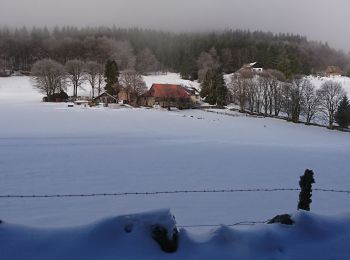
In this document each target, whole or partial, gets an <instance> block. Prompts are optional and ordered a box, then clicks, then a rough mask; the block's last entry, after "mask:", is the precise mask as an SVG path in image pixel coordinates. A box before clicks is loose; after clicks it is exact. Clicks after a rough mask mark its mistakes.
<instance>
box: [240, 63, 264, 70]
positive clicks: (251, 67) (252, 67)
mask: <svg viewBox="0 0 350 260" xmlns="http://www.w3.org/2000/svg"><path fill="white" fill-rule="evenodd" d="M242 70H250V71H251V72H263V71H264V66H263V65H262V64H261V63H260V62H252V63H248V64H244V65H243V67H242V68H241V69H240V70H239V71H242Z"/></svg>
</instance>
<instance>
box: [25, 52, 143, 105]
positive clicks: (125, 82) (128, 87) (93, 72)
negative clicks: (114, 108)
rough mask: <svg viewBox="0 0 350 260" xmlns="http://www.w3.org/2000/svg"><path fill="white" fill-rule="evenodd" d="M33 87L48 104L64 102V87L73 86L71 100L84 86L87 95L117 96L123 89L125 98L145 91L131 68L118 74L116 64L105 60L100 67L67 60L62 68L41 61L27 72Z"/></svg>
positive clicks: (95, 63)
mask: <svg viewBox="0 0 350 260" xmlns="http://www.w3.org/2000/svg"><path fill="white" fill-rule="evenodd" d="M31 76H32V79H33V81H34V86H35V87H36V88H37V89H38V90H39V91H40V92H41V93H43V94H45V95H46V98H47V100H48V101H51V100H52V101H54V100H55V99H56V98H58V99H67V98H68V95H67V93H66V91H67V87H68V86H72V87H73V97H74V98H76V97H77V96H78V90H79V89H80V88H81V87H82V84H84V83H86V84H87V85H88V86H90V88H91V96H92V98H94V96H95V95H100V94H101V93H102V92H103V91H106V92H107V93H109V94H110V95H113V96H115V95H117V94H118V92H119V91H121V90H124V91H125V92H126V93H127V95H128V96H131V95H133V96H136V97H138V96H140V95H141V94H143V93H145V92H146V91H147V87H146V83H145V82H144V81H143V79H142V76H141V74H140V73H138V72H137V71H136V70H134V69H125V70H123V71H122V72H121V73H120V72H119V68H118V65H117V62H116V61H114V60H108V61H107V62H106V64H104V65H102V64H100V63H98V62H95V61H87V62H83V61H81V60H77V59H75V60H68V61H67V62H66V63H65V64H64V65H63V64H61V63H59V62H57V61H55V60H52V59H42V60H39V61H37V62H36V63H34V65H33V67H32V69H31Z"/></svg>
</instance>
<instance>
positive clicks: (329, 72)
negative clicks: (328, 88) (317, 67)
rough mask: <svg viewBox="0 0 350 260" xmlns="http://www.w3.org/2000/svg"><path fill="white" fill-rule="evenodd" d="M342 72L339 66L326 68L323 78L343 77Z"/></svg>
mask: <svg viewBox="0 0 350 260" xmlns="http://www.w3.org/2000/svg"><path fill="white" fill-rule="evenodd" d="M343 74H344V72H343V71H342V69H341V68H340V67H339V66H328V67H327V68H326V70H325V76H326V77H330V76H341V75H343Z"/></svg>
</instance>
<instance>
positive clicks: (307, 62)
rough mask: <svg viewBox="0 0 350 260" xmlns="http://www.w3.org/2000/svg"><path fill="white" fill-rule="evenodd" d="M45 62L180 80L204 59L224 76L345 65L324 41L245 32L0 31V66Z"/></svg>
mask: <svg viewBox="0 0 350 260" xmlns="http://www.w3.org/2000/svg"><path fill="white" fill-rule="evenodd" d="M45 58H50V59H52V60H55V61H57V62H60V63H62V64H65V63H66V62H67V61H68V60H75V59H79V60H82V61H85V62H86V61H96V62H98V63H100V64H105V63H106V62H107V60H109V59H113V60H115V61H116V62H117V65H118V67H119V69H120V70H125V69H134V70H136V71H138V72H139V73H147V72H153V71H159V70H163V71H172V72H179V73H181V76H182V77H183V78H186V79H197V78H198V77H199V78H200V77H203V73H202V71H201V70H202V69H203V68H202V67H203V64H204V63H205V62H208V61H209V62H210V59H212V60H214V61H215V62H217V63H218V64H220V66H221V67H222V71H223V72H224V73H232V72H234V71H236V70H238V69H239V68H241V66H242V65H243V64H245V63H249V62H252V61H260V62H262V63H263V64H264V65H265V67H268V68H271V69H275V70H279V71H281V72H282V73H283V74H284V75H286V77H287V78H290V77H292V76H293V75H295V74H306V75H308V74H310V73H316V72H318V71H322V70H324V69H325V68H326V67H327V66H328V65H338V66H340V67H341V68H343V69H344V70H347V69H348V68H349V64H350V62H349V61H350V59H349V56H348V55H346V54H344V53H343V52H341V51H336V50H334V49H332V48H331V47H329V46H328V44H327V43H320V42H312V41H308V40H307V38H306V37H303V36H300V35H293V34H273V33H265V32H260V31H255V32H251V31H246V30H226V31H221V32H211V33H209V32H208V33H170V32H163V31H155V30H146V29H137V28H134V29H121V28H116V27H111V28H109V27H98V28H76V27H56V28H53V29H48V28H46V27H44V28H32V29H27V28H25V27H23V28H18V29H14V30H11V29H8V28H2V29H0V66H1V67H5V68H6V69H10V70H23V71H30V69H31V68H32V66H33V65H34V63H35V62H36V61H38V60H41V59H45Z"/></svg>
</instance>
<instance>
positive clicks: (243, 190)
mask: <svg viewBox="0 0 350 260" xmlns="http://www.w3.org/2000/svg"><path fill="white" fill-rule="evenodd" d="M284 191H300V189H299V188H257V189H208V190H174V191H151V192H115V193H90V194H33V195H29V194H9V195H0V199H15V198H18V199H21V198H33V199H36V198H74V197H116V196H133V195H134V196H152V195H167V194H191V193H235V192H284ZM313 191H318V192H333V193H345V194H350V190H336V189H324V188H314V189H313Z"/></svg>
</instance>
